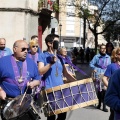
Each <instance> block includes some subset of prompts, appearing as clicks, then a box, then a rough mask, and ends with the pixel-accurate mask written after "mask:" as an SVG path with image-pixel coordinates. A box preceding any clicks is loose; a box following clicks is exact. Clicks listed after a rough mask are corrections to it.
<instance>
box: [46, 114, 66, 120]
mask: <svg viewBox="0 0 120 120" xmlns="http://www.w3.org/2000/svg"><path fill="white" fill-rule="evenodd" d="M66 115H67V113H66V112H64V113H60V114H58V117H57V119H56V115H52V116H49V117H47V120H65V119H66Z"/></svg>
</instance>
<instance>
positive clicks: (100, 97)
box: [98, 89, 106, 109]
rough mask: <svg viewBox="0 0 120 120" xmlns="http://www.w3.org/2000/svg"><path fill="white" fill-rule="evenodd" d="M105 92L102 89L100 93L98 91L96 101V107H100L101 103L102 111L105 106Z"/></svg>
mask: <svg viewBox="0 0 120 120" xmlns="http://www.w3.org/2000/svg"><path fill="white" fill-rule="evenodd" d="M105 92H106V90H103V89H102V91H98V100H99V104H98V106H99V107H101V103H102V102H103V109H106V105H105V103H104V97H105Z"/></svg>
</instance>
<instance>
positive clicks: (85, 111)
mask: <svg viewBox="0 0 120 120" xmlns="http://www.w3.org/2000/svg"><path fill="white" fill-rule="evenodd" d="M77 66H78V67H79V68H80V69H81V70H82V71H84V72H85V73H86V74H87V75H83V74H81V73H79V72H78V71H75V73H76V77H77V80H82V79H85V78H88V77H91V68H90V67H89V64H87V63H85V64H81V63H80V64H77ZM101 109H102V108H101ZM108 110H109V108H108ZM109 114H110V110H109V112H103V111H102V110H99V109H96V105H92V106H87V107H85V108H79V109H76V110H73V111H69V112H67V119H66V120H108V118H109ZM41 120H47V118H46V117H45V116H44V114H43V113H42V114H41Z"/></svg>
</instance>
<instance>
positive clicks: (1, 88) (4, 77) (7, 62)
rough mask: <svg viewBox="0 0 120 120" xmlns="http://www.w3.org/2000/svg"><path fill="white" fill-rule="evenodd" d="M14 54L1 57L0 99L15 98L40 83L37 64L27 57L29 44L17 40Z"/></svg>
mask: <svg viewBox="0 0 120 120" xmlns="http://www.w3.org/2000/svg"><path fill="white" fill-rule="evenodd" d="M13 52H14V54H13V55H10V56H6V57H3V58H1V59H0V99H2V100H5V99H6V98H15V97H17V96H18V95H21V94H24V92H25V91H26V88H27V89H28V90H27V91H26V92H27V93H31V89H33V88H34V87H35V86H38V85H39V84H40V79H41V77H40V75H39V72H38V69H37V66H36V64H35V63H34V61H32V60H31V59H30V58H28V57H26V56H27V53H28V44H27V43H26V42H25V41H23V40H17V41H16V42H15V43H14V45H13Z"/></svg>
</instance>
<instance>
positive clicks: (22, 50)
mask: <svg viewBox="0 0 120 120" xmlns="http://www.w3.org/2000/svg"><path fill="white" fill-rule="evenodd" d="M26 50H27V51H29V48H21V52H24V51H26Z"/></svg>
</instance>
